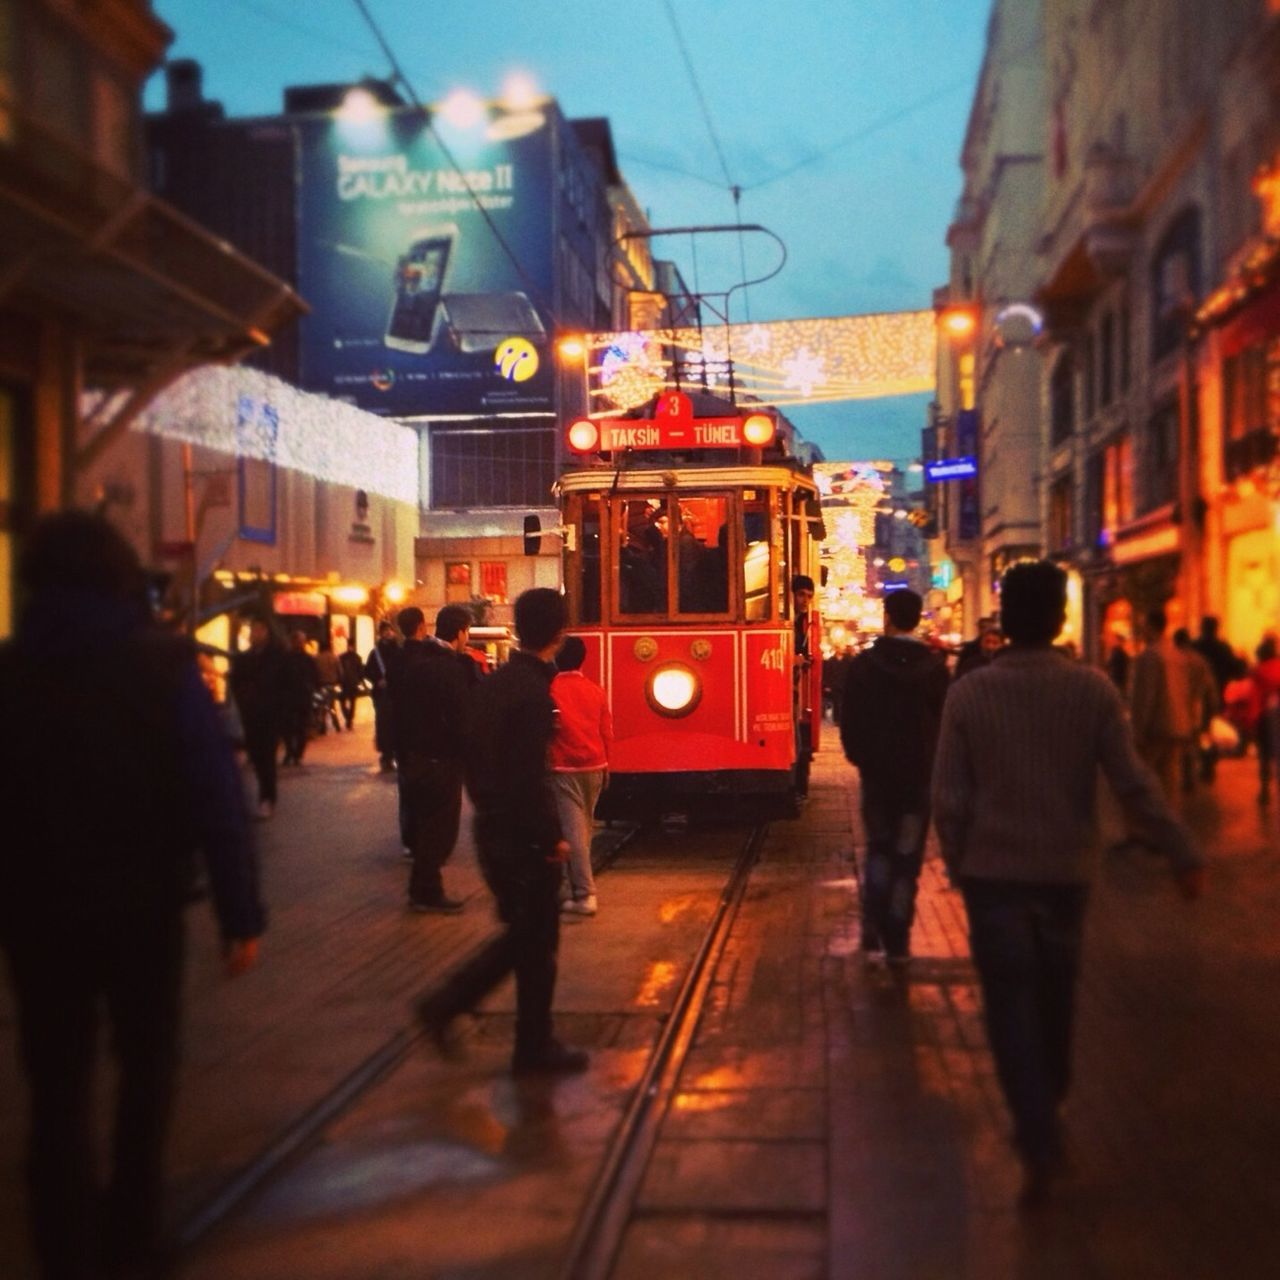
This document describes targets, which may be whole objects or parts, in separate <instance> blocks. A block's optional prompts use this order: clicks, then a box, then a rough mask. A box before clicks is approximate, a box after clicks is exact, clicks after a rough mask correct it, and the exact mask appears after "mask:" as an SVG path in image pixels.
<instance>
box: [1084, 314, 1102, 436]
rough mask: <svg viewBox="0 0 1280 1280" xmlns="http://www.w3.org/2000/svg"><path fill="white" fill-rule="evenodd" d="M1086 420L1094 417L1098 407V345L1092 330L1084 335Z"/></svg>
mask: <svg viewBox="0 0 1280 1280" xmlns="http://www.w3.org/2000/svg"><path fill="white" fill-rule="evenodd" d="M1082 372H1083V379H1082V380H1083V382H1084V420H1085V421H1086V422H1088V421H1089V419H1090V418H1092V417H1093V414H1094V410H1096V409H1097V407H1098V343H1097V339H1096V337H1095V335H1094V333H1093V331H1092V330H1089V332H1087V333H1086V334H1085V335H1084V369H1083V371H1082Z"/></svg>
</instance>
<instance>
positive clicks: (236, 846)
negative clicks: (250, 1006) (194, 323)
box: [0, 512, 264, 1277]
mask: <svg viewBox="0 0 1280 1280" xmlns="http://www.w3.org/2000/svg"><path fill="white" fill-rule="evenodd" d="M19 578H20V581H21V583H22V586H23V587H24V589H25V592H26V607H25V608H24V610H23V613H22V616H21V618H20V620H19V624H18V629H17V632H16V634H15V636H14V638H13V640H12V641H10V642H9V643H8V644H6V645H4V646H2V647H0V715H3V717H4V723H5V724H6V725H9V726H10V727H11V728H12V729H13V731H11V732H9V733H7V734H4V735H0V811H2V812H4V813H5V814H6V815H7V817H8V819H9V820H10V822H11V823H12V829H11V831H10V832H9V834H8V836H7V838H6V840H5V841H4V844H3V846H0V946H2V947H3V949H4V951H5V952H6V955H7V959H8V968H9V974H10V977H11V980H12V983H13V988H14V993H15V996H16V1008H17V1020H18V1031H19V1039H20V1045H21V1052H22V1065H23V1069H24V1071H25V1073H26V1077H27V1082H28V1086H29V1090H30V1104H29V1105H30V1110H31V1123H30V1129H29V1134H28V1156H27V1179H28V1186H29V1189H30V1213H31V1221H32V1235H33V1239H34V1244H35V1248H36V1253H37V1255H38V1257H39V1259H40V1264H41V1268H42V1274H44V1275H47V1276H58V1277H64V1276H65V1277H89V1276H98V1275H101V1274H112V1275H114V1274H122V1275H126V1274H127V1275H130V1276H135V1275H136V1276H152V1275H159V1274H160V1272H161V1268H162V1266H163V1258H162V1256H161V1248H160V1207H161V1183H162V1172H163V1148H164V1139H165V1134H166V1132H167V1129H168V1124H169V1117H170V1110H171V1104H172V1100H173V1093H174V1084H175V1078H176V1075H177V1061H178V1047H177V1041H178V1027H179V1023H180V1001H181V993H182V962H183V942H182V916H183V909H184V905H185V902H186V900H187V898H188V896H189V892H190V885H191V877H192V866H191V860H192V857H193V855H194V853H195V851H196V850H197V849H199V850H200V851H201V853H202V854H203V855H204V861H205V864H206V867H207V869H208V875H209V884H210V889H211V892H212V897H213V905H214V909H215V911H216V914H217V917H218V922H219V925H220V928H221V932H222V938H223V948H224V953H225V956H226V962H227V971H228V973H229V974H230V975H235V974H237V973H240V972H243V971H244V970H245V969H246V968H248V967H249V966H250V965H251V964H252V963H253V962H254V960H255V959H256V956H257V938H258V936H259V934H261V932H262V930H263V926H264V913H263V909H262V905H261V903H260V901H259V897H258V876H257V864H256V860H255V857H254V852H253V846H252V843H251V841H250V838H249V823H248V816H247V814H246V812H245V805H244V796H243V793H242V791H241V786H240V776H239V771H238V770H237V768H236V765H235V760H234V758H233V756H232V754H231V748H230V745H229V744H228V742H227V739H226V736H225V734H224V733H223V732H222V729H221V727H220V725H219V723H218V718H217V713H216V711H215V709H214V706H213V702H212V700H211V699H210V697H209V692H208V690H207V689H206V688H205V686H204V683H203V681H202V680H201V678H200V673H199V669H198V668H197V666H196V662H195V655H194V652H193V651H192V649H191V647H190V646H189V645H188V644H187V643H186V642H184V641H181V640H178V639H176V638H174V637H170V636H167V635H164V634H161V633H160V632H159V631H158V630H156V629H155V628H154V626H153V625H152V624H151V623H150V620H149V619H148V618H147V616H146V611H145V604H144V592H143V578H142V573H141V569H140V567H139V564H138V558H137V556H136V555H135V553H134V551H133V549H132V547H130V546H129V544H128V543H127V542H126V541H125V540H124V538H122V537H121V536H120V534H119V533H117V532H116V530H115V529H114V528H113V527H112V526H111V525H110V524H109V523H108V522H107V521H106V520H104V519H102V518H100V517H97V516H90V515H86V514H83V513H79V512H65V513H63V514H60V515H56V516H51V517H48V518H47V519H46V520H44V521H42V522H41V523H40V524H39V525H37V526H36V528H35V529H34V530H33V531H32V533H31V535H30V539H29V541H28V544H27V547H26V550H25V553H24V555H23V559H22V563H21V567H20V570H19ZM19 728H20V731H18V730H19ZM100 1005H101V1006H104V1007H105V1011H106V1015H107V1018H108V1021H109V1023H110V1031H111V1034H110V1038H109V1043H110V1045H111V1050H112V1052H113V1054H114V1055H115V1058H116V1060H117V1066H118V1072H117V1077H116V1105H115V1117H114V1131H113V1132H114V1136H113V1142H112V1147H111V1177H110V1182H109V1185H108V1187H107V1195H106V1199H105V1201H104V1200H101V1199H100V1196H99V1192H98V1188H97V1187H96V1185H95V1181H96V1180H95V1177H94V1165H95V1156H96V1152H97V1149H98V1147H99V1142H98V1140H97V1136H96V1135H95V1134H94V1132H93V1124H92V1115H93V1100H94V1097H95V1094H96V1090H95V1087H94V1065H95V1062H94V1059H95V1046H96V1043H97V1031H98V1025H97V1024H98V1015H99V1006H100Z"/></svg>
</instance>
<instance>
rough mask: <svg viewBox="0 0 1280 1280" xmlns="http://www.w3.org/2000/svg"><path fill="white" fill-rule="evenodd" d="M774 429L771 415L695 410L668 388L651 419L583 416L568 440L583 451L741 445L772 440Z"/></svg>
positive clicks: (674, 450) (705, 447)
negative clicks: (700, 413) (713, 412)
mask: <svg viewBox="0 0 1280 1280" xmlns="http://www.w3.org/2000/svg"><path fill="white" fill-rule="evenodd" d="M776 430H777V424H776V422H775V421H774V419H773V417H772V416H771V415H769V414H766V413H749V414H745V415H744V414H724V415H716V416H711V417H708V416H704V415H697V414H695V413H694V412H693V404H692V401H691V400H690V398H689V397H688V396H687V395H684V394H683V393H682V392H667V393H664V394H663V395H662V396H660V397H659V398H658V402H657V404H656V406H655V409H654V414H653V417H651V418H582V419H579V420H578V421H577V422H575V423H574V424H573V426H572V427H570V428H569V444H570V447H571V448H574V449H577V450H578V451H580V452H586V451H591V452H594V451H598V452H600V453H617V452H625V451H627V450H631V449H639V450H645V449H652V450H668V451H671V452H682V451H688V450H694V449H737V448H741V447H742V446H744V445H747V446H750V445H765V444H768V443H769V442H770V441H771V440H772V439H773V437H774V434H775V432H776Z"/></svg>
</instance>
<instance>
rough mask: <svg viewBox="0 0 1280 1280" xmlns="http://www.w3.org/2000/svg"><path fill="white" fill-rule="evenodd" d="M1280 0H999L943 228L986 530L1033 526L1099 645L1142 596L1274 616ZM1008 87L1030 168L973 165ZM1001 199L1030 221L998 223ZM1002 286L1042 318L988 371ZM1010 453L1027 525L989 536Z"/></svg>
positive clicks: (1258, 619) (1017, 548) (1247, 637)
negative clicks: (970, 335)
mask: <svg viewBox="0 0 1280 1280" xmlns="http://www.w3.org/2000/svg"><path fill="white" fill-rule="evenodd" d="M1278 9H1280V6H1277V4H1276V3H1275V0H1221V3H1219V4H1216V5H1215V6H1214V12H1213V20H1212V22H1207V21H1205V13H1204V9H1203V6H1201V5H1199V4H1197V3H1194V2H1193V0H1170V2H1169V3H1163V4H1159V5H1150V4H1144V3H1140V2H1138V0H1109V2H1108V3H1100V2H1099V0H1043V2H1042V3H1041V4H1038V5H1021V4H1009V3H997V4H996V5H995V6H994V9H993V12H992V17H991V24H990V28H989V32H988V47H987V59H986V62H985V63H984V68H983V74H982V78H981V80H980V85H979V91H978V95H977V98H976V100H975V104H974V109H973V113H972V116H971V121H970V131H969V135H968V138H967V140H966V149H965V157H964V164H965V197H966V198H965V200H964V201H963V202H962V206H961V209H962V214H961V216H960V217H958V218H957V221H956V224H954V225H953V227H952V233H951V234H952V243H953V281H952V288H953V289H954V288H955V284H956V281H955V277H957V276H960V277H961V278H964V277H965V274H966V272H967V273H970V274H971V283H972V288H973V297H974V298H975V299H976V301H977V303H978V306H979V326H978V329H977V331H976V334H975V338H974V342H975V349H976V354H977V360H976V363H975V371H974V372H975V383H974V405H975V409H976V411H977V413H978V415H979V418H980V421H981V424H982V425H981V433H982V434H981V439H982V486H983V496H982V506H983V532H982V537H983V544H984V545H983V552H984V555H985V556H986V558H987V560H988V562H989V564H988V567H989V569H990V570H991V576H992V577H994V576H995V570H996V569H997V568H998V567H1000V564H1001V556H1000V555H996V556H995V557H994V558H993V556H992V555H991V554H990V553H992V552H1002V553H1003V559H1004V560H1005V561H1006V562H1007V559H1008V558H1009V555H1010V554H1016V553H1020V552H1022V551H1023V550H1024V549H1025V551H1028V552H1030V551H1034V550H1036V549H1040V550H1042V551H1043V552H1044V553H1046V554H1048V555H1050V556H1052V557H1054V558H1055V559H1057V560H1059V561H1060V562H1061V563H1062V564H1063V565H1064V566H1065V567H1067V569H1068V571H1069V573H1070V575H1071V580H1072V588H1073V589H1072V600H1073V608H1074V611H1075V617H1074V618H1073V623H1074V625H1075V627H1076V630H1077V632H1078V635H1077V636H1076V637H1074V638H1076V639H1078V641H1079V642H1081V644H1082V647H1083V648H1084V650H1085V652H1086V653H1088V654H1089V655H1090V656H1097V655H1099V654H1100V653H1101V652H1103V651H1104V649H1105V647H1107V646H1109V644H1110V643H1111V642H1112V640H1113V639H1115V638H1117V637H1118V638H1119V639H1120V640H1121V641H1122V642H1124V643H1131V642H1132V641H1133V640H1135V639H1136V636H1137V632H1138V629H1139V628H1138V620H1139V619H1140V617H1141V615H1142V614H1143V613H1144V612H1145V611H1146V610H1147V609H1148V608H1150V607H1151V606H1153V605H1155V604H1163V605H1165V606H1166V608H1167V611H1168V612H1169V614H1170V617H1171V620H1172V623H1173V625H1175V626H1178V625H1184V624H1185V625H1190V626H1191V627H1192V629H1193V630H1194V628H1195V624H1196V623H1197V622H1198V619H1199V618H1200V616H1202V615H1203V614H1205V613H1217V614H1220V615H1222V616H1223V619H1224V631H1225V632H1226V634H1227V636H1228V638H1229V639H1231V640H1232V641H1233V642H1234V643H1236V644H1237V645H1239V646H1242V647H1243V646H1245V645H1248V644H1251V643H1252V642H1253V640H1254V639H1255V638H1256V637H1257V636H1258V635H1260V634H1261V632H1262V631H1263V630H1266V629H1269V628H1271V627H1274V626H1276V625H1280V613H1277V610H1276V601H1275V599H1274V589H1273V588H1268V587H1267V586H1266V585H1265V580H1266V579H1267V577H1268V575H1270V577H1271V578H1272V579H1274V573H1273V570H1274V568H1275V560H1274V552H1273V550H1272V547H1271V543H1272V540H1273V538H1274V528H1275V518H1274V503H1273V500H1272V498H1271V497H1270V495H1269V493H1268V485H1269V483H1270V482H1269V481H1268V479H1267V476H1268V474H1269V472H1268V467H1269V464H1270V459H1271V457H1272V456H1273V445H1272V443H1271V441H1272V437H1273V436H1274V432H1275V409H1274V405H1272V406H1271V407H1270V408H1269V409H1268V408H1266V407H1265V402H1266V400H1267V395H1266V388H1267V387H1268V386H1271V385H1274V384H1272V383H1270V382H1268V377H1269V375H1268V372H1267V371H1268V370H1269V369H1271V368H1273V367H1274V366H1273V364H1272V363H1271V361H1272V355H1271V352H1272V350H1273V347H1272V345H1271V342H1272V339H1271V336H1270V335H1273V334H1274V332H1275V325H1274V323H1273V318H1274V317H1273V316H1272V312H1271V310H1270V304H1269V303H1268V301H1267V299H1268V297H1269V296H1270V295H1269V293H1268V287H1269V286H1268V285H1267V283H1266V282H1267V281H1268V280H1269V279H1271V278H1272V276H1273V274H1274V262H1273V260H1272V259H1271V258H1269V257H1268V256H1267V255H1268V247H1267V246H1268V244H1270V243H1273V242H1272V241H1269V240H1268V238H1267V233H1266V231H1265V229H1264V227H1263V225H1262V222H1261V221H1260V214H1259V209H1258V200H1257V197H1256V194H1255V192H1254V190H1253V188H1254V187H1260V188H1265V186H1266V181H1265V177H1263V178H1260V177H1259V176H1258V175H1259V174H1260V173H1265V166H1266V165H1267V164H1268V163H1272V162H1274V160H1275V157H1276V152H1277V121H1278V120H1280V113H1277V109H1276V107H1277V96H1276V95H1277V55H1276V43H1277V33H1276V24H1277V21H1278V20H1280V13H1278ZM1033 12H1034V14H1035V17H1034V18H1033V16H1032V15H1033ZM1037 22H1038V24H1039V30H1038V31H1037V32H1034V33H1033V32H1032V31H1031V30H1028V29H1026V28H1029V27H1030V26H1031V25H1033V24H1034V23H1037ZM1020 29H1021V30H1022V34H1024V35H1025V36H1026V40H1025V41H1023V40H1020V39H1019V38H1018V32H1019V31H1020ZM1033 49H1038V52H1035V53H1032V52H1030V51H1031V50H1033ZM1028 60H1030V64H1029V63H1028ZM1037 60H1038V63H1039V65H1038V67H1037V66H1035V65H1034V64H1035V62H1036V61H1037ZM1002 102H1003V103H1005V104H1007V107H1008V115H1009V117H1010V118H1011V119H1012V120H1013V121H1014V122H1015V123H1014V129H1015V133H1021V134H1022V138H1021V140H1020V141H1019V142H1018V143H1017V144H1016V146H1015V147H1014V148H1012V150H1011V152H1010V154H1013V152H1015V151H1019V150H1021V148H1023V147H1025V148H1026V161H1025V166H1024V165H1023V164H1022V162H1019V168H1024V169H1025V172H1024V174H1023V176H1024V177H1025V178H1026V179H1027V181H1026V182H1025V184H1023V183H1017V182H1014V183H1003V182H1002V183H1000V184H999V185H993V184H992V183H991V182H990V181H987V180H984V177H983V175H984V174H987V175H988V176H989V175H990V174H992V173H995V172H997V171H999V169H1000V168H1001V166H998V165H997V166H993V165H992V164H991V163H989V161H987V162H984V160H983V158H982V157H983V154H984V153H983V150H982V148H981V147H980V146H976V145H975V144H976V143H978V142H980V140H981V138H982V136H983V133H984V128H983V123H982V122H983V121H988V122H992V121H995V120H998V119H999V117H1000V115H1001V106H1000V104H1001V103H1002ZM1015 103H1017V104H1019V105H1018V106H1016V107H1015V106H1014V105H1013V104H1015ZM986 132H988V133H989V134H990V135H991V136H998V135H999V130H998V128H995V127H994V126H992V127H990V128H988V129H987V130H986ZM987 154H988V156H989V155H990V153H987ZM1008 167H1009V166H1008V165H1005V166H1003V168H1005V169H1006V170H1007V169H1008ZM1033 174H1034V175H1036V176H1035V177H1032V175H1033ZM984 196H985V198H984ZM1028 211H1030V212H1031V213H1033V215H1034V216H1033V217H1032V218H1031V220H1030V221H1029V222H1028V221H1027V220H1026V219H1027V214H1028ZM993 219H994V220H995V222H996V223H997V224H998V225H999V226H1004V225H1005V224H1007V223H1009V224H1011V223H1013V222H1015V221H1016V222H1018V223H1020V224H1021V225H1023V226H1024V227H1025V228H1026V230H1027V231H1029V233H1030V234H1024V235H1020V236H1016V237H1014V238H1012V239H1009V238H1003V237H1001V236H1000V235H999V234H998V232H992V231H991V230H990V228H991V227H992V224H993ZM984 244H987V245H989V246H990V247H991V250H992V251H991V252H990V253H984V252H983V245H984ZM997 246H999V249H998V251H997ZM1014 293H1022V294H1023V297H1024V299H1025V300H1026V301H1027V302H1029V303H1032V304H1034V309H1028V312H1027V313H1026V315H1027V317H1028V318H1029V322H1030V323H1031V325H1032V327H1033V328H1034V329H1037V330H1039V332H1038V334H1037V335H1036V338H1035V343H1034V346H1032V347H1030V348H1024V349H1023V350H1022V351H1021V353H1020V359H1022V360H1023V362H1024V364H1025V365H1029V366H1034V367H1035V368H1034V377H1032V376H1030V375H1028V378H1027V381H1026V383H1025V384H1024V383H1023V382H1022V381H1021V379H1019V378H1013V379H1011V380H1006V375H1005V374H1003V373H1002V372H1001V365H1003V366H1004V368H1005V369H1006V370H1007V369H1009V368H1010V365H1011V363H1012V362H1011V361H1010V360H1009V359H1008V358H1007V356H1006V354H1005V353H1006V352H1007V350H1008V347H1007V345H1006V346H1004V347H998V348H997V349H998V350H999V352H1000V355H999V357H998V359H997V361H996V362H995V364H994V367H992V365H991V362H989V361H988V360H986V359H985V358H984V353H985V352H987V351H988V350H990V349H991V348H992V347H993V346H994V345H995V344H997V343H998V342H999V340H1000V338H1001V337H1002V334H1001V323H1000V321H999V318H998V315H997V314H993V307H998V306H1000V305H1007V299H1008V298H1009V297H1010V296H1012V295H1013V294H1014ZM1215 298H1216V299H1217V301H1216V302H1215V301H1213V300H1214V299H1215ZM988 300H991V301H990V305H989V304H988ZM989 369H990V370H991V371H990V373H989V374H988V370H989ZM1029 387H1030V388H1032V389H1033V390H1032V394H1031V396H1030V397H1029V396H1028V390H1027V389H1028V388H1029ZM1035 391H1038V396H1037V395H1035V394H1034V392H1035ZM1011 399H1012V402H1013V403H1016V404H1018V405H1029V414H1030V416H1031V418H1032V419H1033V420H1034V422H1035V428H1036V431H1037V432H1038V436H1039V440H1038V447H1037V448H1034V449H1033V448H1032V443H1031V441H1029V440H1025V441H1023V442H1021V443H1022V446H1023V448H1022V451H1021V452H1018V450H1017V449H1015V450H1014V456H1015V457H1018V458H1019V459H1020V461H1019V463H1018V464H1017V467H1016V468H1015V474H1013V475H1010V474H1008V473H1003V474H1002V472H1003V468H1002V467H1001V466H1000V465H999V461H998V460H999V459H1000V458H1002V457H1003V456H1004V455H1005V452H1006V447H1007V446H1006V442H1007V441H1008V440H1011V439H1013V437H1012V436H1006V430H1007V429H1008V424H1009V423H1010V422H1011V421H1012V420H1013V417H1012V415H1011V414H1010V413H1009V412H1008V411H1007V409H1006V408H1005V406H1006V405H1007V404H1009V403H1010V402H1011ZM1030 401H1035V403H1031V402H1030ZM1015 434H1016V433H1015ZM1033 458H1034V459H1036V461H1035V462H1034V463H1032V462H1031V460H1032V459H1033ZM1024 468H1025V473H1026V474H1028V475H1032V476H1034V477H1035V480H1036V485H1035V497H1036V500H1037V501H1038V504H1039V522H1038V523H1039V537H1038V539H1032V538H1026V539H1025V541H1024V540H1023V539H1022V538H1021V537H1018V538H1015V539H1013V540H1011V544H1010V545H1009V546H1007V547H1005V548H1000V547H998V546H997V545H996V544H995V542H994V538H995V537H996V535H997V534H998V533H999V530H998V528H997V527H996V524H995V523H993V522H992V517H993V516H995V514H996V507H997V506H999V507H1001V508H1003V506H1004V504H1005V503H1006V501H1007V496H1008V495H1012V497H1013V500H1014V501H1015V502H1017V501H1022V500H1023V498H1024V496H1025V495H1024V493H1023V492H1020V489H1023V488H1025V486H1022V485H1021V484H1020V482H1019V480H1018V476H1017V474H1016V472H1017V471H1019V470H1023V469H1024ZM993 488H994V489H996V490H997V492H995V493H992V492H991V490H992V489H993ZM1020 514H1021V513H1020ZM1019 523H1021V522H1020V521H1019ZM1024 527H1025V526H1024ZM1037 543H1038V548H1037ZM958 549H959V550H962V551H963V550H965V548H964V546H963V544H961V545H960V547H959V548H958ZM953 558H957V559H958V557H956V556H955V555H954V553H953ZM1269 593H1270V594H1269Z"/></svg>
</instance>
